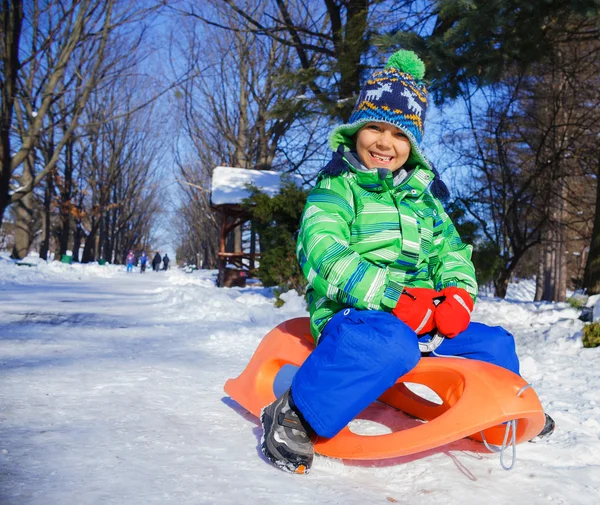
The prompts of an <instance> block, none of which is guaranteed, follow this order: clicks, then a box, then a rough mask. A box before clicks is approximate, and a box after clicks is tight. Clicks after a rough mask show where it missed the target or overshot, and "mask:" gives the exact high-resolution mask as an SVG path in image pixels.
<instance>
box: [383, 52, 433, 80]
mask: <svg viewBox="0 0 600 505" xmlns="http://www.w3.org/2000/svg"><path fill="white" fill-rule="evenodd" d="M385 68H395V69H397V70H400V72H405V73H407V74H410V75H412V76H413V77H414V78H415V79H416V80H417V81H420V80H421V79H423V77H424V76H425V63H423V61H422V60H421V58H419V57H418V56H417V55H416V54H415V53H413V52H412V51H406V50H405V49H400V51H396V52H395V53H394V54H392V55H391V56H390V57H389V59H388V61H387V64H386V66H385Z"/></svg>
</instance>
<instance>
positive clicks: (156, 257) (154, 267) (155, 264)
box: [152, 251, 162, 272]
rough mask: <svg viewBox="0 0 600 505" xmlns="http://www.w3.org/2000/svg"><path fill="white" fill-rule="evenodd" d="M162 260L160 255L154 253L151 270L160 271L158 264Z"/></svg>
mask: <svg viewBox="0 0 600 505" xmlns="http://www.w3.org/2000/svg"><path fill="white" fill-rule="evenodd" d="M161 261H162V259H160V253H159V252H158V251H156V254H155V255H154V258H152V270H154V271H155V272H158V271H159V270H160V263H161Z"/></svg>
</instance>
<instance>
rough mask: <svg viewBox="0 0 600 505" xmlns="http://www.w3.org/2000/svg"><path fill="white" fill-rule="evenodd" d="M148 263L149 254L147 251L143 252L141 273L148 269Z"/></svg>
mask: <svg viewBox="0 0 600 505" xmlns="http://www.w3.org/2000/svg"><path fill="white" fill-rule="evenodd" d="M147 264H148V256H146V252H145V251H144V252H142V254H141V256H140V273H141V274H143V273H144V272H145V271H146V265H147Z"/></svg>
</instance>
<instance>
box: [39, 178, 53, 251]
mask: <svg viewBox="0 0 600 505" xmlns="http://www.w3.org/2000/svg"><path fill="white" fill-rule="evenodd" d="M53 193H54V170H51V171H50V172H49V173H48V175H47V176H46V187H45V188H44V208H43V212H42V216H43V217H42V243H41V244H40V258H43V259H45V260H46V261H47V260H48V252H49V251H50V236H51V235H52V223H51V220H50V218H51V213H52V195H53Z"/></svg>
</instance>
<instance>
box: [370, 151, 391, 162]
mask: <svg viewBox="0 0 600 505" xmlns="http://www.w3.org/2000/svg"><path fill="white" fill-rule="evenodd" d="M371 156H373V158H377V159H378V160H381V161H390V160H391V159H392V157H391V156H379V155H378V154H375V153H371Z"/></svg>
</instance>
